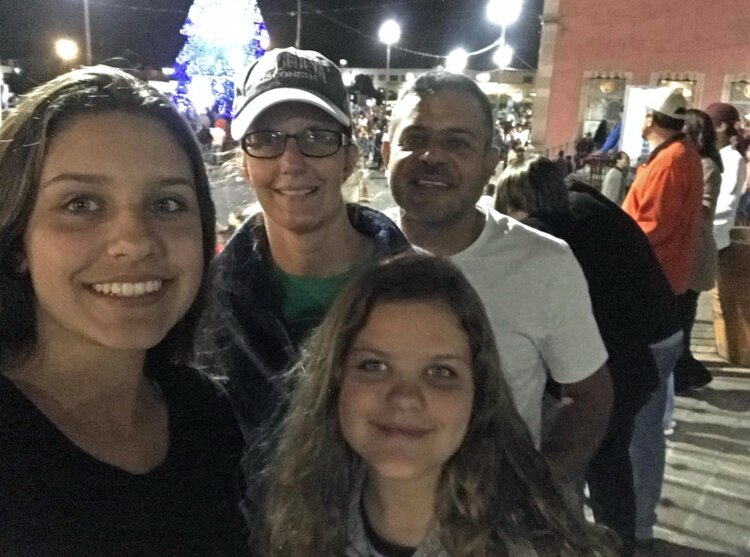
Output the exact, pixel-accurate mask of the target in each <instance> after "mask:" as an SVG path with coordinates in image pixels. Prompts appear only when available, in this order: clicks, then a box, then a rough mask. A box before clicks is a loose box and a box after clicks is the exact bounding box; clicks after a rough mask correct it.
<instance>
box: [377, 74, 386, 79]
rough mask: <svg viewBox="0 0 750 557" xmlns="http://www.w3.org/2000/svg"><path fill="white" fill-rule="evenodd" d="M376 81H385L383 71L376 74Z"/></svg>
mask: <svg viewBox="0 0 750 557" xmlns="http://www.w3.org/2000/svg"><path fill="white" fill-rule="evenodd" d="M378 81H385V74H384V73H381V74H378Z"/></svg>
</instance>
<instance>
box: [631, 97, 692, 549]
mask: <svg viewBox="0 0 750 557" xmlns="http://www.w3.org/2000/svg"><path fill="white" fill-rule="evenodd" d="M686 114H687V103H686V102H685V97H683V96H682V94H681V93H680V92H679V91H677V90H671V89H669V88H666V87H663V88H659V89H654V90H653V91H652V92H651V94H650V95H649V97H648V99H647V102H646V111H645V114H644V119H643V131H642V133H643V138H644V139H646V140H647V141H648V143H649V146H650V147H651V153H650V155H649V157H648V159H647V160H646V162H645V163H644V164H642V165H640V166H639V167H638V169H637V171H636V176H635V180H634V181H633V185H632V186H631V187H630V190H629V191H628V194H627V196H626V197H625V200H624V201H623V205H622V208H623V209H624V210H625V212H626V213H628V214H629V215H630V216H631V217H633V219H635V221H636V222H637V223H638V224H639V225H640V227H641V228H642V229H643V231H644V232H645V233H646V236H647V237H648V239H649V242H650V244H651V247H652V248H653V249H654V252H655V254H656V257H657V259H658V260H659V263H660V264H661V266H662V269H663V270H664V273H665V275H666V276H667V280H668V281H669V285H670V287H671V289H672V291H673V292H674V293H675V294H676V295H677V302H678V311H679V312H680V320H681V323H682V326H683V328H684V326H685V323H686V322H687V320H688V319H689V315H690V306H691V300H690V294H689V292H688V288H689V286H690V281H691V279H692V274H693V267H694V264H695V257H696V254H697V253H698V242H699V241H700V230H701V219H702V194H703V170H702V166H701V158H700V155H699V154H698V150H697V148H696V147H695V145H694V144H693V143H692V142H691V141H690V140H689V139H688V138H687V137H686V136H685V134H684V133H682V128H683V126H684V124H685V116H686ZM664 342H665V343H666V344H665V345H664V346H660V347H655V346H652V351H654V349H655V348H657V351H654V355H655V356H657V357H656V360H657V363H658V364H659V366H658V367H659V380H660V384H659V387H658V388H657V391H656V392H655V393H654V394H653V395H652V398H653V399H654V400H655V403H649V404H647V405H646V406H645V407H644V408H643V409H642V410H641V412H639V414H638V415H637V416H636V419H635V429H634V431H633V440H632V442H631V458H632V462H633V476H634V484H635V493H636V529H635V536H636V540H637V542H639V543H640V544H650V543H652V541H653V526H654V524H655V522H656V513H655V509H656V504H657V503H658V501H659V495H660V493H661V486H662V480H663V474H664V451H665V446H664V436H663V429H662V423H663V420H664V419H665V418H664V413H665V409H666V408H670V407H671V406H672V403H671V399H672V397H673V396H674V389H673V386H672V385H673V383H672V381H673V378H672V372H673V370H674V364H675V362H676V360H677V357H678V356H679V354H680V352H681V351H682V346H681V344H680V343H681V340H680V339H679V338H678V337H675V336H673V337H670V338H669V339H665V341H664ZM670 343H672V344H670ZM675 343H676V345H674V344H675ZM657 352H658V353H659V354H662V356H658V355H657Z"/></svg>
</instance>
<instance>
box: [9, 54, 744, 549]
mask: <svg viewBox="0 0 750 557" xmlns="http://www.w3.org/2000/svg"><path fill="white" fill-rule="evenodd" d="M236 81H237V83H239V84H242V85H241V87H240V89H239V91H238V95H237V98H236V100H235V108H234V114H233V118H232V121H231V123H228V126H227V130H226V131H227V133H228V134H229V136H230V137H231V139H232V140H233V141H235V142H237V143H238V149H239V150H240V151H241V164H242V174H243V176H244V177H245V179H246V180H247V182H248V185H249V187H251V188H252V189H253V190H254V192H255V195H256V196H257V199H258V202H259V204H260V209H261V210H260V212H258V213H257V214H254V215H251V216H249V217H248V218H246V219H245V220H244V222H241V223H237V230H236V231H235V232H234V234H233V235H232V237H231V239H230V240H229V241H228V242H227V243H226V245H225V246H224V249H223V250H222V251H221V252H220V253H218V254H215V246H216V236H215V210H214V205H213V203H212V200H211V197H210V188H209V184H208V179H207V177H206V169H205V163H204V156H203V155H204V153H202V151H201V148H200V146H199V143H198V141H197V139H196V137H195V134H194V133H193V130H191V128H190V126H189V125H188V124H187V123H186V122H185V120H184V119H183V118H182V117H181V116H180V114H179V113H178V112H177V110H176V109H175V108H174V107H173V106H172V105H171V104H170V103H169V101H168V100H167V99H166V98H164V97H162V96H161V95H160V94H159V93H158V92H156V91H155V90H154V89H152V88H151V87H149V86H148V85H147V84H145V83H144V82H142V81H140V80H138V79H137V78H135V77H133V76H131V75H129V74H127V73H125V72H123V71H121V70H116V69H112V68H106V67H102V66H99V67H92V68H84V69H80V70H75V71H72V72H70V73H68V74H65V75H63V76H61V77H59V78H57V79H55V80H53V81H51V82H49V83H47V84H44V85H42V86H40V87H39V88H37V89H36V90H34V91H33V92H32V93H30V94H29V95H28V96H27V97H26V98H25V99H24V100H23V101H22V102H21V103H20V104H19V106H18V107H17V109H16V110H15V111H14V113H13V114H12V115H11V116H10V117H9V118H8V119H7V121H5V122H4V123H3V126H2V128H0V183H1V184H3V185H2V190H0V273H2V274H0V286H1V288H0V331H2V335H0V397H1V398H2V402H3V404H2V406H0V447H2V449H3V450H2V452H1V453H2V454H1V456H0V517H1V518H2V520H0V553H3V554H10V555H27V554H28V555H32V554H33V555H36V554H43V555H73V554H74V555H160V556H161V555H175V556H182V555H211V556H222V555H227V556H230V555H231V556H235V555H237V556H239V555H252V556H259V557H266V556H268V557H277V556H278V557H309V556H311V555H336V556H338V555H341V556H348V557H402V556H407V555H408V556H411V555H414V556H417V557H427V556H435V557H448V556H450V557H461V556H465V557H477V556H479V557H481V556H484V557H495V556H503V555H507V556H511V557H526V556H528V557H533V556H540V557H541V556H550V557H551V556H559V555H565V556H571V557H572V556H589V555H590V556H602V557H607V556H612V557H615V556H626V557H628V556H632V555H634V554H635V553H636V551H639V552H644V551H646V552H647V551H649V548H650V547H651V545H652V544H653V528H654V525H655V523H656V512H655V511H656V505H657V502H658V499H659V493H660V490H661V483H662V478H663V471H664V455H665V441H664V431H665V429H666V428H668V427H669V426H670V423H671V410H670V407H671V401H672V398H673V388H672V377H674V378H675V380H678V381H683V380H684V381H685V382H686V383H685V384H681V385H679V387H678V389H679V388H682V389H688V388H697V387H700V386H701V385H703V384H705V383H706V382H707V379H706V377H704V376H703V373H708V371H707V370H705V368H702V369H701V367H702V366H701V364H700V363H699V362H697V360H695V359H694V358H692V356H691V355H690V352H689V337H690V329H691V327H692V320H693V319H694V317H695V302H696V299H697V295H695V292H696V291H697V290H700V289H702V288H704V287H705V285H707V284H708V283H709V279H708V277H713V268H714V267H711V265H714V266H715V260H716V259H720V258H721V257H722V251H721V250H722V249H724V248H725V247H726V245H727V242H728V235H727V234H725V232H726V227H725V226H722V223H724V224H727V223H729V221H730V220H731V211H734V210H736V207H737V203H738V202H739V190H738V189H737V188H738V187H741V186H742V184H744V183H745V175H744V173H741V176H740V174H734V173H733V172H734V170H735V169H737V172H738V173H739V172H740V170H743V169H744V164H740V161H739V159H738V157H740V156H739V153H738V152H737V150H736V149H734V148H733V147H731V146H732V141H731V137H732V135H733V132H732V130H735V129H736V128H735V126H734V121H735V120H734V118H735V113H732V111H731V110H730V109H731V107H729V105H723V104H719V105H712V106H711V107H708V108H707V110H706V113H702V112H700V111H688V110H686V104H685V100H684V98H682V97H681V95H679V94H677V93H673V92H670V91H668V90H658V91H657V92H656V93H655V94H654V95H653V98H651V99H650V100H649V103H648V108H647V111H646V112H645V113H644V115H643V118H644V124H643V134H644V138H645V139H646V140H647V141H648V142H649V144H650V146H651V147H652V151H651V154H650V156H649V158H648V160H647V161H646V162H645V164H644V165H643V167H642V168H639V170H638V172H637V174H636V177H635V181H634V183H633V185H632V186H631V187H630V188H629V190H628V192H627V195H626V197H625V200H624V202H623V205H622V208H620V207H619V206H618V205H617V204H616V203H614V202H613V201H612V200H610V199H608V198H607V197H606V196H604V195H602V194H601V193H599V192H597V191H595V190H594V189H592V188H590V187H587V186H586V185H585V184H582V183H580V182H577V181H575V180H573V181H572V182H570V181H569V183H567V184H566V182H565V181H564V179H563V178H564V177H563V173H562V172H561V171H560V167H559V165H558V161H550V160H547V159H545V158H542V157H533V156H530V155H528V154H525V153H520V152H517V153H516V157H515V159H514V160H511V161H510V162H509V163H508V166H507V168H506V169H505V170H504V171H503V173H502V175H501V176H500V180H499V183H498V184H497V192H496V196H495V197H494V198H493V199H491V200H489V201H488V200H487V199H486V198H483V193H484V192H485V188H486V186H487V184H488V182H489V181H490V179H491V177H492V176H493V173H494V172H495V170H496V168H497V166H498V163H499V161H500V159H501V153H500V150H499V149H498V148H497V144H496V143H495V135H496V131H495V127H494V118H493V107H492V106H491V104H490V102H489V100H488V99H487V97H486V96H485V95H484V94H483V93H482V91H481V90H480V89H479V87H478V86H477V85H476V83H475V82H474V81H472V80H471V79H469V78H467V77H465V76H463V75H458V74H452V73H449V72H446V71H444V70H440V69H438V70H432V71H428V72H425V73H424V74H422V75H419V76H418V77H417V78H416V79H415V80H413V81H410V82H409V83H407V84H405V86H404V88H403V89H402V91H401V93H400V95H399V98H398V100H397V101H396V102H395V104H394V105H393V106H392V107H391V113H390V114H389V115H386V114H384V113H382V112H379V110H380V109H372V108H368V109H357V111H356V112H352V108H351V106H350V103H349V98H348V93H347V91H346V88H345V87H344V84H343V81H342V77H341V73H340V71H339V69H338V68H337V67H336V66H335V65H334V64H333V63H332V62H331V61H330V60H328V59H327V58H325V57H324V56H323V55H321V54H319V53H317V52H313V51H305V50H298V49H294V48H283V49H274V50H270V51H268V52H267V53H266V54H265V55H264V56H263V57H261V58H260V59H258V60H257V61H255V62H254V63H253V64H252V65H251V66H250V67H249V68H248V69H247V70H246V71H245V73H244V74H243V75H241V76H238V79H237V80H236ZM727 107H729V108H727ZM735 112H736V111H735ZM704 114H705V116H704ZM386 116H388V117H389V118H388V129H387V133H385V132H386V130H385V118H386ZM683 128H685V130H686V133H683V131H682V130H683ZM374 130H377V131H378V132H380V141H381V145H380V148H379V149H377V150H376V149H375V141H376V138H374V137H372V135H373V134H372V132H373V131H374ZM711 131H715V132H716V133H715V135H716V137H715V138H712V136H711ZM375 135H377V134H375ZM727 146H729V147H730V149H729V150H727ZM732 149H734V150H732ZM376 153H377V154H376ZM362 157H366V160H367V164H371V165H377V166H378V167H382V168H385V169H387V179H388V182H389V187H390V189H391V192H392V195H393V199H394V201H395V203H396V204H397V206H396V207H394V208H393V209H392V210H390V211H387V212H386V213H385V214H384V213H381V212H378V211H375V210H373V209H371V208H368V207H366V206H364V205H359V204H348V203H345V201H344V199H343V197H342V191H341V188H342V185H343V184H344V182H345V181H346V180H347V178H348V177H349V176H350V175H351V174H352V173H353V172H354V171H355V169H356V168H357V166H358V164H361V162H362ZM740 158H741V157H740ZM722 168H723V169H724V174H721V175H718V174H717V171H720V170H721V169H722ZM719 178H721V180H720V183H719ZM725 178H726V180H727V182H726V185H725V182H724V180H725ZM733 180H734V181H733ZM730 182H731V184H730ZM737 183H739V184H740V186H737ZM730 185H731V188H730ZM730 190H731V191H730ZM722 219H723V220H722ZM519 221H520V222H519ZM536 229H541V230H542V231H543V232H540V231H538V230H536ZM709 232H711V233H712V234H713V240H714V243H711V242H710V241H709V234H708V233H709ZM704 240H705V241H704ZM713 252H717V253H716V254H714V253H713ZM712 254H713V255H716V257H715V258H713V259H712V258H711V257H710V256H711V255H712ZM711 261H713V263H712V262H711ZM699 271H700V272H699ZM708 380H710V374H709V378H708ZM584 484H587V485H588V489H589V493H590V504H591V507H592V510H593V514H594V523H590V522H589V521H587V520H586V519H585V517H584V512H583V501H584V495H583V494H584Z"/></svg>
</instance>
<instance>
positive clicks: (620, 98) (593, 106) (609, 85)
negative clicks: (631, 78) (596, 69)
mask: <svg viewBox="0 0 750 557" xmlns="http://www.w3.org/2000/svg"><path fill="white" fill-rule="evenodd" d="M626 82H627V80H626V79H625V78H624V77H590V78H589V79H588V82H587V84H586V88H587V95H586V99H587V100H586V106H585V109H584V114H583V133H584V134H585V133H587V132H590V133H591V135H594V134H595V133H596V129H597V128H598V127H599V125H600V124H601V122H602V120H604V121H605V122H606V123H607V129H608V130H612V128H613V127H614V125H615V124H616V123H617V122H618V120H619V119H620V115H621V114H622V109H623V106H624V98H625V85H626Z"/></svg>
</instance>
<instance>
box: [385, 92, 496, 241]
mask: <svg viewBox="0 0 750 557" xmlns="http://www.w3.org/2000/svg"><path fill="white" fill-rule="evenodd" d="M394 123H395V124H396V125H395V127H394V129H393V130H392V136H391V138H390V143H386V144H384V146H383V156H384V159H385V161H386V164H387V165H388V170H389V173H390V177H389V181H390V188H391V193H392V194H393V198H394V199H395V201H396V203H398V205H399V206H400V207H401V209H402V210H403V211H404V216H405V217H406V218H409V219H412V220H416V221H422V222H425V223H429V224H437V225H444V226H450V225H452V224H455V223H456V222H458V221H460V220H461V219H462V218H465V217H466V216H467V215H468V214H470V213H472V212H473V211H474V205H475V204H476V202H477V200H478V199H479V197H480V195H481V194H482V190H483V188H484V186H485V185H486V184H487V182H488V180H489V178H490V176H491V175H492V172H493V171H494V169H495V166H496V165H497V162H498V159H499V153H498V152H497V151H496V150H495V149H492V148H491V147H490V139H491V138H490V137H489V129H488V126H487V124H486V123H485V121H484V118H483V114H482V110H481V107H480V105H479V102H478V101H477V100H476V99H475V98H474V97H472V96H471V95H470V94H469V93H465V92H461V91H439V92H436V93H433V94H430V95H426V96H424V97H423V98H420V97H419V96H417V95H410V96H408V97H406V98H404V99H403V100H401V101H400V102H399V104H398V105H397V106H396V108H395V111H394Z"/></svg>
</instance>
